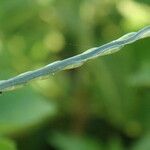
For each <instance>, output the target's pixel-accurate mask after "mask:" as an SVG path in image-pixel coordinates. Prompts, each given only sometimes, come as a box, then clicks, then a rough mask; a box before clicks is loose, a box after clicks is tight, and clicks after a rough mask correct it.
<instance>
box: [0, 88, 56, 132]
mask: <svg viewBox="0 0 150 150" xmlns="http://www.w3.org/2000/svg"><path fill="white" fill-rule="evenodd" d="M55 113H56V107H55V105H54V104H52V103H50V102H49V101H46V100H45V99H44V98H42V97H41V96H39V95H37V94H36V93H35V92H34V91H33V90H32V89H28V90H25V89H24V90H19V91H17V92H12V93H5V94H2V95H0V134H6V133H7V134H10V133H14V132H15V133H16V132H20V130H23V129H26V128H27V127H30V126H33V125H36V124H37V123H41V122H43V121H44V120H45V119H46V118H49V117H51V116H53V115H54V114H55Z"/></svg>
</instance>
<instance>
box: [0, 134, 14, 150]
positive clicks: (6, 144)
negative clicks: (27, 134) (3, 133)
mask: <svg viewBox="0 0 150 150" xmlns="http://www.w3.org/2000/svg"><path fill="white" fill-rule="evenodd" d="M0 150H17V148H16V144H15V143H14V142H13V141H12V140H10V139H7V138H3V137H0Z"/></svg>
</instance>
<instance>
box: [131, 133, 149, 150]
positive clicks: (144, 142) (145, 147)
mask: <svg viewBox="0 0 150 150" xmlns="http://www.w3.org/2000/svg"><path fill="white" fill-rule="evenodd" d="M132 150H150V134H147V135H146V136H144V137H143V138H142V139H140V140H139V141H138V142H136V144H135V145H134V147H133V148H132Z"/></svg>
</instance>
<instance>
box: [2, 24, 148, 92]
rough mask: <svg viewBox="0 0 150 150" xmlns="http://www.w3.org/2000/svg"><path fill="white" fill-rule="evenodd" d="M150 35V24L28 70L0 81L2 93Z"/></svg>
mask: <svg viewBox="0 0 150 150" xmlns="http://www.w3.org/2000/svg"><path fill="white" fill-rule="evenodd" d="M149 36H150V26H147V27H144V28H143V29H141V30H139V31H137V32H131V33H128V34H125V35H124V36H122V37H120V38H119V39H117V40H114V41H112V42H109V43H107V44H104V45H102V46H100V47H94V48H91V49H88V50H87V51H85V52H83V53H81V54H78V55H75V56H73V57H70V58H67V59H64V60H59V61H55V62H53V63H50V64H48V65H46V66H44V67H42V68H40V69H37V70H33V71H28V72H25V73H23V74H20V75H18V76H16V77H13V78H10V79H8V80H1V81H0V93H2V92H5V91H10V90H14V89H16V88H17V87H20V86H22V85H24V84H26V83H27V82H29V81H31V80H33V79H36V78H37V79H39V78H43V77H45V76H48V75H50V74H54V73H56V72H58V71H61V70H67V69H72V68H76V67H79V66H81V65H82V64H83V63H84V62H86V61H88V60H90V59H93V58H96V57H99V56H103V55H108V54H112V53H114V52H117V51H119V50H120V49H121V48H122V47H123V46H125V45H127V44H130V43H133V42H135V41H137V40H139V39H142V38H145V37H149Z"/></svg>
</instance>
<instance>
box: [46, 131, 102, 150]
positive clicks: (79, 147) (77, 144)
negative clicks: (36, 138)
mask: <svg viewBox="0 0 150 150" xmlns="http://www.w3.org/2000/svg"><path fill="white" fill-rule="evenodd" d="M49 142H50V143H51V144H52V145H54V147H56V148H58V149H61V150H101V149H102V145H101V144H100V143H98V142H96V141H94V140H93V139H90V138H87V137H81V136H75V135H67V134H60V133H55V134H54V136H50V138H49Z"/></svg>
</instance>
